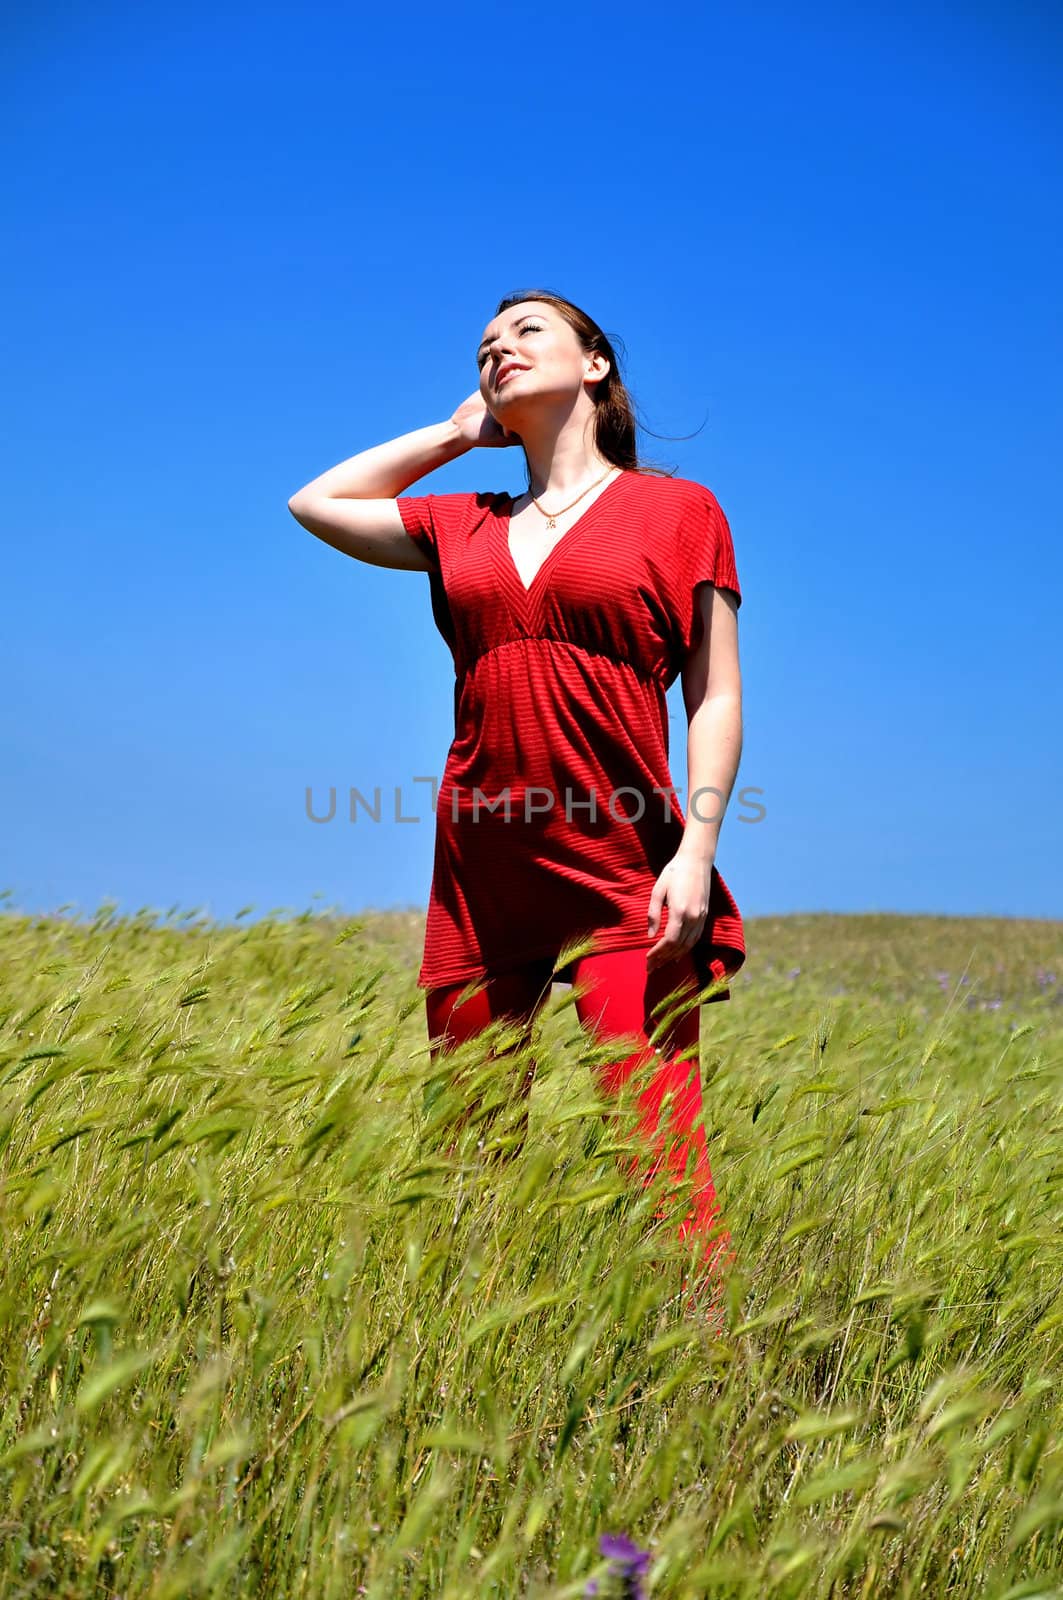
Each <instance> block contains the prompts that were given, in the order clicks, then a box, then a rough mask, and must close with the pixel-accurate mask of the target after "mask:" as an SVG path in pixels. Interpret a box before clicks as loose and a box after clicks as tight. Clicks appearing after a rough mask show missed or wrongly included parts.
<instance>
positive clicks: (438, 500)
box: [395, 493, 480, 574]
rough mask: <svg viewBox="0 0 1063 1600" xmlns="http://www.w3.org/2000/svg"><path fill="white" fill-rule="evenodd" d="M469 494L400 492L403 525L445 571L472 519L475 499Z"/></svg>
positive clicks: (473, 494)
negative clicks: (402, 493)
mask: <svg viewBox="0 0 1063 1600" xmlns="http://www.w3.org/2000/svg"><path fill="white" fill-rule="evenodd" d="M478 498H480V497H479V496H477V495H476V494H475V493H471V494H423V495H409V494H404V495H399V496H398V497H397V498H396V501H395V504H396V505H397V506H398V508H399V516H400V517H401V518H402V525H403V527H404V528H405V529H406V532H407V533H408V534H409V536H410V538H411V539H412V540H413V542H414V544H415V545H416V546H417V548H418V549H419V550H421V551H423V552H424V554H425V555H426V556H430V557H432V558H434V560H435V562H436V565H437V566H438V567H439V569H440V571H441V572H443V573H444V574H445V573H446V572H447V569H448V567H449V565H450V558H451V556H452V554H453V552H454V550H455V548H456V544H457V541H458V539H459V537H460V536H461V535H462V534H463V533H464V532H465V531H466V530H467V529H468V527H469V524H470V521H471V520H473V519H474V516H475V508H476V504H477V500H478Z"/></svg>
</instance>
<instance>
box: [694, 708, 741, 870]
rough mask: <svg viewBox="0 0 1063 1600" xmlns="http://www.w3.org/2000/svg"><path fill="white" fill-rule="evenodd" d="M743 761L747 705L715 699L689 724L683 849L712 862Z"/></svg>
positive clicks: (700, 709)
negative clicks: (743, 738) (745, 709)
mask: <svg viewBox="0 0 1063 1600" xmlns="http://www.w3.org/2000/svg"><path fill="white" fill-rule="evenodd" d="M741 758H742V702H741V700H740V699H739V698H738V697H737V696H735V695H730V694H726V695H725V694H721V695H714V696H712V697H711V698H710V699H708V700H705V701H703V702H702V703H701V705H699V706H698V707H697V709H696V710H695V711H694V712H693V714H692V715H691V717H690V720H689V723H688V726H687V823H686V828H685V830H684V833H683V840H682V843H681V844H680V847H679V848H680V850H681V851H683V853H684V854H686V855H692V856H695V857H697V859H698V860H700V861H712V860H714V858H715V855H716V844H717V841H718V839H719V836H720V826H721V824H722V822H723V817H724V812H725V811H726V810H727V802H728V801H729V800H730V798H731V790H732V789H733V788H734V781H735V778H736V776H737V774H738V763H739V761H740V760H741Z"/></svg>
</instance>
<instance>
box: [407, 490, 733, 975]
mask: <svg viewBox="0 0 1063 1600" xmlns="http://www.w3.org/2000/svg"><path fill="white" fill-rule="evenodd" d="M512 503H513V502H512V499H511V497H510V496H508V495H506V494H491V493H464V494H427V495H418V496H414V495H402V496H399V497H398V500H397V505H398V508H399V512H400V515H401V517H402V522H403V526H404V527H405V529H406V531H407V533H408V534H409V535H410V537H411V538H412V539H413V540H414V541H415V543H416V544H417V546H418V548H419V549H421V550H423V551H425V552H426V553H427V554H429V555H430V556H432V557H433V558H434V561H435V566H434V568H433V570H432V571H431V573H430V574H429V582H430V590H431V599H432V610H433V615H434V617H435V621H436V625H437V627H438V629H439V632H440V633H441V634H442V636H443V638H444V639H445V640H446V642H447V644H448V645H449V647H450V650H451V654H452V656H453V659H454V671H455V683H454V738H453V741H452V743H451V745H450V749H449V752H448V754H447V760H446V766H445V768H444V772H443V777H442V780H441V783H440V788H439V794H438V799H437V806H436V839H435V858H434V863H433V870H432V885H431V893H430V896H429V904H428V919H427V926H426V929H425V945H424V958H423V961H422V964H421V970H420V973H419V975H418V983H419V984H420V985H421V987H424V988H430V987H433V986H435V985H439V984H451V983H456V982H459V981H463V980H468V979H473V978H478V977H483V976H486V975H487V974H488V973H489V972H504V971H508V970H511V969H512V968H514V967H517V966H519V965H521V964H522V963H524V962H526V961H532V960H537V959H539V958H541V957H543V956H546V955H549V956H552V957H555V958H556V957H558V956H559V955H560V954H561V952H562V951H563V949H564V948H565V946H567V945H570V944H572V943H574V942H575V941H577V940H579V939H581V938H584V937H587V936H590V935H593V937H594V948H595V949H597V950H626V949H631V948H636V947H645V948H646V949H647V950H648V949H649V948H650V947H651V946H652V945H653V944H655V943H656V942H657V939H658V938H659V937H660V933H663V932H664V931H665V928H666V926H667V915H668V912H667V907H665V910H664V917H663V922H662V926H661V929H660V932H659V933H658V934H656V935H654V936H653V937H652V938H650V937H648V935H647V931H646V926H647V909H648V906H649V899H650V895H651V893H652V890H653V886H654V883H655V882H656V879H657V878H658V876H659V875H660V873H661V871H662V870H663V868H664V867H665V865H666V864H667V862H668V861H669V860H670V859H671V857H672V856H673V855H674V854H675V852H676V850H677V849H678V848H679V845H680V843H681V841H682V837H683V831H684V827H685V817H684V812H683V809H682V807H681V806H680V804H679V801H678V798H677V797H676V794H675V792H674V780H673V777H672V773H671V771H670V768H669V760H668V756H669V752H668V708H667V702H666V700H665V691H666V690H667V689H668V687H669V686H670V685H671V684H672V683H673V682H674V680H675V679H676V677H677V676H678V675H679V673H680V672H681V670H682V665H683V661H684V659H685V655H686V653H687V652H689V649H690V646H691V643H692V639H693V631H694V623H695V619H696V615H697V601H696V598H695V593H694V591H695V588H696V586H697V585H698V584H699V583H704V582H708V583H712V584H715V585H716V586H717V587H720V588H727V589H730V590H732V591H733V593H734V594H735V596H736V598H737V601H738V603H739V604H741V598H742V596H741V590H740V588H739V585H738V575H737V572H736V570H735V558H734V546H733V543H732V539H731V530H730V527H729V526H728V522H727V518H726V517H725V516H724V513H723V511H722V509H721V508H720V505H719V503H718V501H717V500H716V497H715V495H714V494H713V493H712V491H711V490H710V489H707V488H706V487H705V486H704V485H702V484H699V483H694V482H692V481H691V480H689V479H686V478H665V477H657V476H654V475H651V474H649V473H641V472H635V471H631V470H624V471H622V472H621V473H620V474H619V476H618V477H616V478H614V479H612V480H611V481H610V482H609V483H608V484H607V485H606V487H605V489H604V490H602V491H601V492H600V493H599V494H598V495H597V496H596V498H595V499H594V500H592V501H591V503H590V504H589V506H588V507H587V509H586V510H585V511H584V512H583V514H582V515H581V516H580V517H579V518H578V519H577V521H576V522H574V523H573V524H572V525H571V527H569V528H568V530H567V531H566V532H565V533H564V534H562V536H561V538H560V539H559V540H558V542H557V543H556V544H555V545H553V547H552V548H551V549H550V551H549V553H548V554H547V556H546V558H545V560H544V561H543V563H542V566H541V567H540V568H539V571H538V572H537V573H536V575H535V577H534V579H533V581H532V583H531V586H530V588H528V589H525V586H524V583H523V582H522V580H521V577H520V575H519V573H518V571H517V569H516V566H515V565H514V562H513V558H512V555H511V554H510V549H509V514H510V511H511V508H512ZM681 782H682V783H683V785H684V787H685V786H686V773H685V772H684V773H683V774H682V775H681ZM710 803H711V797H710V798H709V800H706V801H705V802H704V807H705V809H706V810H708V808H709V805H710ZM693 955H694V958H695V964H696V967H697V970H698V976H699V982H700V984H701V985H702V986H703V987H704V986H705V985H707V984H708V983H709V982H710V981H711V980H713V979H721V978H724V977H731V976H733V974H734V973H735V972H737V971H738V969H739V967H741V965H742V963H743V961H744V960H745V942H744V939H743V932H742V918H741V915H740V913H739V910H738V906H737V905H736V904H735V901H734V898H733V896H732V895H731V892H730V890H729V889H728V887H727V885H726V883H725V882H724V880H723V878H722V877H721V876H720V873H719V872H718V870H717V869H716V867H715V866H714V867H713V870H712V888H711V896H710V903H709V912H708V916H707V917H706V921H705V928H704V931H703V933H702V936H701V939H700V940H699V942H698V944H697V945H696V946H695V947H694V951H693ZM557 977H558V978H559V979H560V980H561V981H571V978H570V974H569V969H568V968H567V967H566V968H564V969H559V970H558V972H557ZM729 993H730V991H729V990H728V989H726V988H723V989H720V990H718V991H717V992H716V994H715V995H714V996H712V998H713V999H718V1000H726V999H728V998H729Z"/></svg>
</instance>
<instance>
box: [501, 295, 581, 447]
mask: <svg viewBox="0 0 1063 1600" xmlns="http://www.w3.org/2000/svg"><path fill="white" fill-rule="evenodd" d="M476 360H477V364H478V366H479V368H480V393H481V395H482V396H483V400H484V404H485V405H486V407H487V409H488V411H490V413H491V415H492V416H493V417H494V418H495V419H496V420H497V421H498V422H500V423H502V424H503V425H504V426H505V427H506V428H510V429H516V426H517V419H518V418H519V417H520V415H521V414H522V412H523V411H525V410H526V409H527V407H528V405H529V404H533V403H534V402H535V401H537V400H543V399H546V398H551V399H569V400H572V399H574V398H575V397H576V396H578V395H579V394H580V392H581V391H582V389H583V386H584V383H585V381H586V380H587V379H588V378H590V379H592V380H600V379H601V378H603V377H604V376H605V374H606V372H608V370H609V363H608V361H607V360H606V359H605V357H604V356H601V355H599V354H597V353H595V354H593V355H588V353H587V352H586V351H585V350H584V348H583V346H582V345H581V344H580V342H579V339H578V338H577V336H576V330H575V329H574V328H573V326H572V324H571V323H570V322H568V321H567V320H566V318H564V317H563V316H562V315H561V313H560V311H556V310H555V309H554V307H553V306H551V305H547V304H545V302H543V301H542V300H524V301H522V302H521V304H520V305H515V306H509V307H508V308H507V309H506V310H505V311H503V312H502V313H501V315H500V316H497V317H494V318H493V319H492V320H491V321H490V322H489V323H488V324H487V327H486V328H485V329H484V335H483V343H482V344H481V346H480V348H479V350H478V351H477V355H476Z"/></svg>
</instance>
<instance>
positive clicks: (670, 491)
mask: <svg viewBox="0 0 1063 1600" xmlns="http://www.w3.org/2000/svg"><path fill="white" fill-rule="evenodd" d="M632 476H633V477H634V478H637V479H638V481H639V486H640V491H641V493H642V494H644V495H645V497H646V500H647V501H648V502H652V503H653V504H656V505H659V506H663V507H668V508H674V509H675V510H676V511H683V510H685V509H686V508H687V507H689V506H691V505H696V506H705V505H715V504H718V502H717V500H716V496H715V495H714V494H713V492H712V490H711V489H710V488H709V486H708V484H705V483H698V482H696V481H695V479H693V478H678V477H671V476H668V477H666V476H664V475H663V474H660V473H656V472H636V473H633V474H632Z"/></svg>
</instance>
